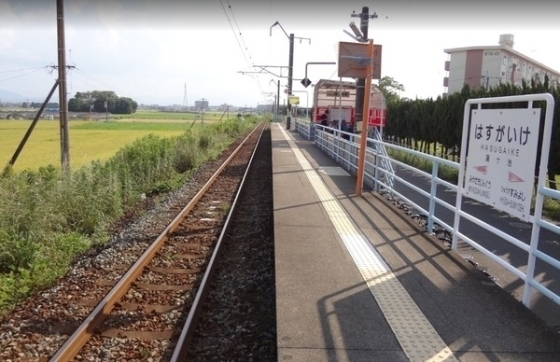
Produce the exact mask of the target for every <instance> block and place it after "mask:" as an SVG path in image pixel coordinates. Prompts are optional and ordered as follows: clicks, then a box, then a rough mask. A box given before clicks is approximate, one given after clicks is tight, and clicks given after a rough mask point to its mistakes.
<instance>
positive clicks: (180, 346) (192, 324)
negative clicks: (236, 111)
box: [171, 126, 265, 362]
mask: <svg viewBox="0 0 560 362" xmlns="http://www.w3.org/2000/svg"><path fill="white" fill-rule="evenodd" d="M255 129H256V128H255ZM264 129H265V127H264V126H263V127H262V128H261V133H260V134H259V138H258V140H257V147H255V149H254V150H253V153H252V154H251V158H250V159H249V162H248V165H247V168H246V169H245V173H244V174H243V178H242V179H241V182H240V184H239V188H238V190H237V193H236V195H235V198H234V200H233V203H232V205H231V208H230V212H229V213H228V216H227V219H226V221H225V224H224V227H223V228H222V231H221V232H220V236H219V238H218V240H217V242H216V247H215V249H214V252H213V253H212V257H211V259H210V262H209V263H208V266H207V268H206V270H205V272H204V276H203V278H202V282H201V283H200V286H199V288H198V291H197V293H196V296H195V299H194V302H193V304H192V306H191V308H190V310H189V314H188V316H187V320H186V321H185V324H184V327H183V329H182V331H181V335H180V336H179V340H178V341H177V344H176V346H175V349H174V351H173V355H172V357H171V362H181V361H186V360H187V353H188V349H189V347H190V344H191V342H192V338H193V335H194V332H195V330H196V326H197V321H198V318H199V317H200V314H201V313H202V309H203V307H204V301H205V300H206V296H207V295H208V290H209V289H210V284H211V282H212V279H213V276H214V272H215V270H216V264H217V259H218V257H219V254H220V250H221V248H222V245H223V244H224V238H225V235H226V234H227V232H228V230H229V228H230V225H231V219H232V215H233V214H234V213H235V210H236V207H237V204H238V201H239V197H240V196H239V195H240V194H241V192H242V191H243V186H244V185H245V181H246V179H247V175H248V174H249V171H250V169H251V166H252V164H253V159H254V158H255V154H256V152H257V148H258V145H259V143H260V140H261V138H262V134H263V132H264Z"/></svg>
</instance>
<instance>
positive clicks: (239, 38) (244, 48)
mask: <svg viewBox="0 0 560 362" xmlns="http://www.w3.org/2000/svg"><path fill="white" fill-rule="evenodd" d="M226 1H227V4H228V9H229V11H230V13H231V18H233V21H234V23H235V27H236V28H237V31H236V30H235V28H234V25H233V23H232V20H231V18H230V15H229V14H228V11H227V10H226V7H225V6H224V3H223V1H222V0H220V5H221V6H222V9H223V10H224V14H225V15H226V18H227V20H228V23H229V25H230V28H231V31H232V33H233V36H234V38H235V40H236V42H237V45H238V46H239V50H240V51H241V54H242V55H243V59H244V60H245V63H246V65H247V69H250V68H251V67H252V66H253V64H252V60H253V58H252V56H251V54H250V52H249V47H248V46H247V44H246V43H245V39H244V38H243V33H242V32H241V29H240V28H239V24H238V22H237V19H236V18H235V14H234V13H233V8H232V6H231V4H230V2H229V0H226ZM242 43H243V45H242ZM251 78H252V79H253V80H254V81H255V83H256V85H257V86H258V88H259V90H260V91H261V93H262V92H263V88H262V85H261V83H260V80H259V79H258V78H257V77H253V76H251Z"/></svg>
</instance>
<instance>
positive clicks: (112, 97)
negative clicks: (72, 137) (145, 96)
mask: <svg viewBox="0 0 560 362" xmlns="http://www.w3.org/2000/svg"><path fill="white" fill-rule="evenodd" d="M136 109H138V103H136V102H135V101H134V100H132V99H131V98H128V97H119V96H117V94H116V93H115V92H113V91H90V92H76V95H75V96H74V98H71V99H70V100H69V101H68V110H69V111H70V112H109V113H112V114H132V113H134V112H136Z"/></svg>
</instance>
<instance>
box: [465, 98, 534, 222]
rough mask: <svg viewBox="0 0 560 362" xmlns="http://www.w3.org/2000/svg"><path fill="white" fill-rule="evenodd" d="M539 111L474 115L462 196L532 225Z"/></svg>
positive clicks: (485, 111)
mask: <svg viewBox="0 0 560 362" xmlns="http://www.w3.org/2000/svg"><path fill="white" fill-rule="evenodd" d="M540 114H541V110H540V109H538V108H532V109H529V108H519V109H477V110H473V111H472V117H471V123H470V128H469V141H468V156H467V160H466V166H465V167H466V169H465V187H464V192H463V194H464V195H465V196H468V197H470V198H472V199H474V200H477V201H480V202H482V203H485V204H488V205H490V206H493V207H495V208H496V209H498V210H502V211H504V212H507V213H508V214H510V215H512V216H515V217H518V218H520V219H522V220H524V221H529V216H530V208H531V195H532V191H533V184H534V175H535V164H536V160H537V146H538V138H539V120H540Z"/></svg>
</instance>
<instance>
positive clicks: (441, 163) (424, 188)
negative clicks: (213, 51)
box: [295, 119, 560, 307]
mask: <svg viewBox="0 0 560 362" xmlns="http://www.w3.org/2000/svg"><path fill="white" fill-rule="evenodd" d="M295 129H296V131H297V132H298V133H299V134H301V135H302V136H303V137H305V138H306V139H308V140H312V141H314V143H315V145H316V146H317V147H318V148H319V149H321V150H322V151H323V152H324V153H326V154H327V155H328V156H329V157H331V158H333V159H334V160H335V161H336V162H337V163H338V164H339V165H340V166H341V167H342V168H344V169H345V170H347V171H348V172H349V173H350V174H353V175H356V173H357V170H358V169H357V164H358V150H359V145H360V135H357V134H352V133H347V132H342V131H339V130H337V129H333V128H329V127H325V126H321V125H316V124H313V123H310V122H307V121H301V120H297V119H296V120H295ZM386 150H390V152H386ZM391 152H399V153H401V154H406V155H409V156H416V157H417V158H418V159H420V160H425V161H427V162H428V163H429V164H431V173H429V172H425V171H422V170H420V169H418V168H415V167H413V166H410V165H408V164H406V163H404V162H401V161H399V160H397V159H395V158H392V157H390V156H389V154H390V153H391ZM393 167H395V168H396V169H397V171H398V172H396V173H395V172H394V171H393ZM442 167H447V168H450V169H451V170H456V171H457V172H458V173H459V169H460V164H459V163H457V162H453V161H450V160H446V159H443V158H439V157H436V156H432V155H429V154H425V153H422V152H418V151H414V150H411V149H408V148H405V147H401V146H398V145H395V144H391V143H387V142H384V141H382V140H381V139H375V138H368V139H367V150H366V161H365V167H364V184H365V185H367V186H368V187H371V188H372V189H373V190H375V191H377V192H380V193H387V194H390V195H392V197H395V198H397V199H399V200H401V201H402V202H403V203H404V204H407V205H408V207H411V208H413V209H415V210H416V212H417V213H418V214H420V215H422V216H423V217H424V218H425V219H426V222H425V226H426V229H427V231H428V232H430V233H438V232H442V231H443V232H445V233H447V235H448V236H449V240H448V241H449V243H450V246H451V247H452V248H453V249H454V250H457V243H456V242H455V243H453V242H452V239H451V238H454V239H457V238H460V240H461V241H462V242H465V243H467V244H469V245H470V246H472V247H474V248H475V249H477V250H479V251H480V252H481V253H482V254H484V255H486V256H487V257H489V258H491V259H492V260H494V261H495V262H497V263H498V264H500V265H501V266H503V267H504V268H506V269H507V270H509V271H510V272H511V273H513V274H514V275H515V276H517V277H518V278H520V279H521V280H523V281H524V282H525V287H524V292H523V298H522V302H523V304H524V305H526V306H527V307H530V297H529V296H530V295H531V291H532V289H534V290H537V291H538V292H540V293H541V294H542V295H544V296H546V297H547V298H549V299H551V300H552V301H554V302H555V303H556V304H559V305H560V285H559V284H558V282H559V281H560V247H558V246H557V245H556V246H555V247H547V248H544V246H543V245H539V241H541V240H542V239H543V238H542V237H541V238H540V239H539V233H538V232H536V231H535V228H537V229H540V228H542V229H544V230H546V231H547V232H550V233H552V236H551V235H549V236H548V239H550V238H553V239H554V240H556V243H557V242H558V241H560V227H559V226H557V225H555V224H553V223H551V222H549V221H546V220H544V219H543V218H542V217H541V215H540V214H539V213H537V215H534V216H532V222H530V223H527V224H525V227H526V228H531V229H532V232H531V236H530V237H528V238H527V237H525V238H524V239H520V238H517V237H515V236H513V235H511V234H510V233H508V230H507V228H504V227H503V226H500V227H497V226H495V225H491V224H490V223H487V222H486V221H485V220H482V219H480V218H479V215H478V214H477V212H476V211H472V212H469V211H465V210H462V209H457V202H456V195H457V194H458V192H459V190H458V187H457V185H455V184H453V183H451V182H449V181H446V180H444V179H442V178H441V177H440V172H441V169H442ZM419 180H422V182H419ZM536 197H540V198H542V197H547V198H550V199H554V200H560V192H559V191H556V190H553V189H550V188H549V187H547V186H545V183H544V182H542V183H539V186H538V189H537V194H536ZM465 203H467V204H468V203H469V199H468V198H465ZM473 204H474V203H472V202H471V203H470V205H471V206H472V205H473ZM488 209H489V210H487V212H490V213H495V214H499V211H497V210H495V209H491V208H488ZM454 215H459V216H458V217H459V218H460V219H461V220H462V221H461V227H463V225H464V224H468V223H466V222H465V221H468V222H470V223H472V224H474V225H476V227H477V228H478V229H477V230H486V231H487V232H489V233H491V234H493V235H494V236H496V237H499V238H500V239H503V240H505V241H507V243H509V245H511V246H514V247H516V248H518V249H519V250H520V251H522V252H523V253H526V254H527V257H526V258H525V261H524V262H515V263H514V262H512V261H511V259H510V258H508V255H507V253H505V252H504V253H498V252H496V251H495V250H496V248H495V247H494V246H491V245H488V243H487V242H486V243H485V242H482V241H481V240H478V238H477V236H476V234H477V233H478V232H474V233H473V232H470V233H467V232H465V231H464V230H463V229H459V228H458V227H457V228H455V225H454V224H457V223H456V220H454V218H453V216H454ZM502 215H503V213H502ZM467 234H469V235H467ZM535 235H536V239H535ZM553 244H554V243H553Z"/></svg>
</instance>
